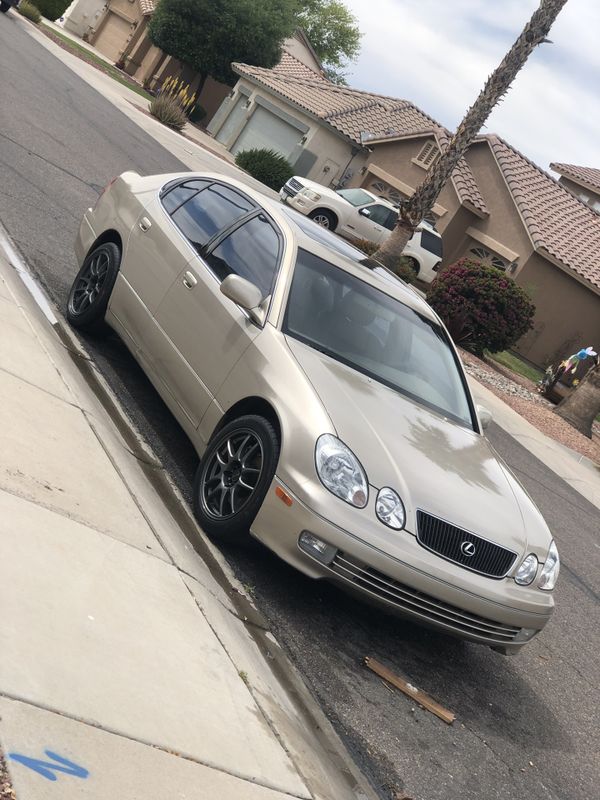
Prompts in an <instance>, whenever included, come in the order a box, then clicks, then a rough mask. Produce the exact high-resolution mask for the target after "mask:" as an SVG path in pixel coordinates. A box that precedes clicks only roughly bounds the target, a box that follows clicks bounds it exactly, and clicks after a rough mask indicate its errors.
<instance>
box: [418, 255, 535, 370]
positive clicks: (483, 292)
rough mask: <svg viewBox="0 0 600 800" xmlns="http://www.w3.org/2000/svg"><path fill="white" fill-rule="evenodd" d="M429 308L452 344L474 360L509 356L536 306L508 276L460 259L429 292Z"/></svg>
mask: <svg viewBox="0 0 600 800" xmlns="http://www.w3.org/2000/svg"><path fill="white" fill-rule="evenodd" d="M427 302H428V303H429V304H430V305H431V306H432V307H433V308H434V309H435V310H436V311H437V313H438V314H439V315H440V317H441V318H442V320H443V321H444V323H445V325H446V327H447V328H448V331H449V332H450V335H451V336H452V338H453V339H454V341H455V342H456V344H460V345H461V347H464V348H465V349H467V350H470V351H471V352H472V353H474V354H475V355H477V356H480V357H481V356H482V355H483V351H484V350H489V352H490V353H498V352H500V351H501V350H507V349H508V348H509V347H511V346H512V345H513V344H515V342H517V341H518V340H519V339H520V338H521V336H523V335H524V334H526V333H527V331H528V330H530V329H531V328H532V327H533V317H534V314H535V306H534V304H533V303H532V302H531V300H530V299H529V297H528V296H527V294H526V293H525V292H524V291H523V289H521V287H520V286H517V284H516V283H515V282H514V281H513V280H511V279H510V278H509V277H508V276H507V275H505V274H504V272H502V271H501V270H499V269H496V268H495V267H486V266H484V265H483V264H482V263H481V262H480V261H476V260H474V259H470V258H461V259H460V260H459V261H457V262H456V264H453V265H452V266H450V267H448V268H447V269H445V270H444V271H443V272H441V273H440V274H439V275H438V277H437V278H436V279H435V280H434V281H433V283H432V284H431V285H430V287H429V289H428V291H427Z"/></svg>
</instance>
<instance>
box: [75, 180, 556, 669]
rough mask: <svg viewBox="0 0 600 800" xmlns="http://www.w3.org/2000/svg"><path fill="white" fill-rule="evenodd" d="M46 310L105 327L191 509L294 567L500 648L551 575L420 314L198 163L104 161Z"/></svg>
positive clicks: (548, 596)
mask: <svg viewBox="0 0 600 800" xmlns="http://www.w3.org/2000/svg"><path fill="white" fill-rule="evenodd" d="M76 253H77V258H78V260H79V263H80V264H81V269H80V271H79V273H78V275H77V277H76V278H75V281H74V283H73V286H72V289H71V292H70V295H69V300H68V307H67V316H68V319H69V321H70V323H71V324H72V325H73V326H75V327H77V328H81V329H84V330H85V329H88V330H89V329H92V328H97V327H99V326H100V327H101V326H103V325H104V323H105V322H106V323H108V325H109V326H110V327H111V328H113V329H114V330H115V331H116V332H117V333H118V334H119V336H120V337H121V338H122V339H123V341H124V342H125V344H126V345H127V347H128V348H129V349H130V350H131V352H132V353H133V355H134V357H135V358H136V359H137V361H138V362H139V363H140V365H141V366H142V368H143V369H144V371H145V372H146V374H147V375H148V377H149V378H150V380H151V381H152V382H153V384H154V385H155V387H156V389H157V390H158V392H159V393H160V395H161V396H162V398H163V399H164V401H165V402H166V403H167V405H168V406H169V408H170V409H171V411H172V412H173V414H174V415H175V417H176V418H177V420H178V421H179V423H180V424H181V426H182V427H183V428H184V430H185V431H186V433H187V435H188V436H189V438H190V439H191V441H192V442H193V444H194V447H195V448H196V450H197V451H198V454H199V456H200V465H199V467H198V471H197V474H196V478H195V484H194V511H195V514H196V517H197V519H198V522H199V523H200V525H201V527H202V528H203V529H204V530H205V531H206V532H207V533H208V534H209V535H210V536H211V537H212V538H214V539H215V540H222V541H225V540H226V541H230V542H238V541H241V540H243V539H244V538H245V537H247V536H248V533H249V532H250V533H252V535H253V536H255V537H256V538H257V539H259V540H260V541H261V542H263V543H264V544H265V545H266V546H267V547H269V548H270V549H271V550H273V551H274V552H275V553H277V554H278V555H279V556H281V558H283V559H284V560H285V561H287V562H288V563H289V564H292V565H293V566H295V567H297V568H298V569H299V570H301V571H302V572H303V573H305V574H306V575H309V576H310V577H312V578H326V579H328V580H331V581H334V582H336V583H339V584H341V585H343V586H344V587H346V588H349V589H351V590H353V591H354V592H358V593H360V594H361V595H362V596H363V597H365V598H368V599H370V600H371V601H374V602H376V603H377V604H379V605H380V606H382V607H384V608H385V609H387V610H388V611H391V612H394V613H397V614H399V615H403V616H408V617H410V618H411V619H413V620H416V621H418V622H421V623H423V624H425V625H429V626H433V627H435V628H437V629H440V630H442V631H445V632H447V633H449V634H453V635H456V636H459V637H461V638H464V639H468V640H470V641H472V642H480V643H483V644H487V645H489V646H491V647H493V648H494V649H498V650H500V651H501V652H504V653H514V652H516V651H517V650H519V649H520V648H521V647H522V646H523V645H524V644H525V643H526V642H528V641H530V640H531V639H532V638H533V637H534V636H535V635H536V634H537V633H538V632H539V631H540V630H541V629H542V628H543V627H544V625H545V624H546V622H547V621H548V620H549V618H550V616H551V614H552V610H553V606H554V601H553V597H552V590H553V589H554V586H555V583H556V579H557V577H558V571H559V558H558V552H557V549H556V545H555V544H554V542H553V540H552V536H551V534H550V532H549V530H548V528H547V526H546V524H545V522H544V520H543V518H542V516H541V515H540V513H539V511H538V510H537V508H536V507H535V505H534V504H533V502H532V501H531V500H530V498H529V497H528V496H527V494H526V493H525V491H524V490H523V489H522V488H521V486H520V485H519V483H518V482H517V480H516V479H515V478H514V476H513V475H512V474H511V473H510V472H509V471H508V469H507V467H506V466H505V465H504V464H503V463H502V462H501V461H500V460H499V459H498V458H497V457H496V455H495V454H494V451H493V450H492V448H491V447H490V445H489V443H488V442H487V440H486V438H485V437H484V435H483V433H482V427H483V424H482V422H483V423H485V422H486V420H487V419H488V418H489V415H487V414H484V413H483V412H482V411H480V412H479V414H478V411H477V409H476V407H475V405H474V403H473V398H472V396H471V393H470V391H469V387H468V385H467V381H466V378H465V374H464V372H463V369H462V366H461V363H460V360H459V358H458V355H457V353H456V350H455V348H454V346H453V344H452V342H451V341H450V338H449V336H448V334H447V332H446V330H445V328H444V326H443V325H442V323H441V321H440V319H439V318H438V317H437V315H436V314H435V313H434V311H433V310H432V309H431V308H430V307H429V306H428V305H427V304H426V303H425V302H424V301H423V300H422V299H421V298H420V297H419V296H418V295H417V294H416V293H415V292H413V290H412V289H410V288H409V287H408V286H407V285H405V284H404V283H403V282H402V281H400V280H398V279H397V278H396V277H395V276H393V275H392V273H390V272H388V271H387V270H386V269H385V268H383V267H382V266H381V265H380V264H379V263H377V262H376V261H373V260H370V259H368V258H367V257H366V256H365V255H364V254H363V253H361V252H360V251H358V250H356V249H355V248H354V247H353V246H352V245H350V244H348V243H347V242H344V241H343V240H341V239H338V238H337V237H335V236H334V235H333V234H331V233H329V232H328V231H325V230H324V229H322V228H320V227H319V226H318V225H316V224H315V223H313V222H311V221H310V220H307V219H306V218H305V217H302V216H301V215H299V214H297V213H296V212H294V211H293V210H291V209H289V208H287V207H286V206H284V205H282V204H280V203H277V202H275V201H271V200H269V199H267V198H266V197H264V196H263V195H261V194H259V193H257V192H255V191H251V190H250V189H248V188H247V187H246V186H244V185H243V184H242V183H240V182H238V181H235V180H231V179H229V178H225V177H223V176H220V175H208V174H195V173H185V174H179V175H157V176H152V177H140V176H139V175H137V174H136V173H134V172H126V173H124V174H123V175H121V176H120V177H119V178H117V179H115V180H114V181H113V182H112V183H111V184H109V186H108V187H107V188H106V189H105V190H104V192H103V194H102V195H101V197H100V199H99V200H98V202H97V204H96V206H95V208H94V209H88V211H87V212H86V214H85V216H84V218H83V221H82V223H81V227H80V230H79V235H78V238H77V242H76Z"/></svg>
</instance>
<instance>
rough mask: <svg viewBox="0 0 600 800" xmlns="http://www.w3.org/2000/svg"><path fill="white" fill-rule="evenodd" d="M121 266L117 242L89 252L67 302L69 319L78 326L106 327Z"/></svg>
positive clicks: (87, 327) (80, 327)
mask: <svg viewBox="0 0 600 800" xmlns="http://www.w3.org/2000/svg"><path fill="white" fill-rule="evenodd" d="M120 266H121V251H120V250H119V248H118V247H117V245H116V244H114V243H113V242H105V243H104V244H101V245H99V246H98V247H95V248H94V249H93V250H92V251H90V252H89V253H88V254H87V256H86V258H85V261H84V262H83V264H82V266H81V269H80V270H79V272H78V273H77V276H76V278H75V280H74V281H73V285H72V286H71V291H70V292H69V299H68V301H67V319H68V320H69V322H70V324H71V325H72V326H73V327H74V328H78V329H79V330H84V331H98V330H100V329H101V328H102V327H103V323H104V316H105V314H106V309H107V307H108V301H109V300H110V295H111V293H112V290H113V287H114V285H115V281H116V280H117V275H118V274H119V268H120Z"/></svg>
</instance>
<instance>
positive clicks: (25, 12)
mask: <svg viewBox="0 0 600 800" xmlns="http://www.w3.org/2000/svg"><path fill="white" fill-rule="evenodd" d="M17 11H18V12H19V14H21V15H22V16H24V17H27V19H30V20H31V21H32V22H35V24H36V25H37V24H38V23H39V22H41V19H42V15H41V14H40V10H39V8H38V7H37V6H34V5H33V3H30V2H29V0H21V2H20V3H19V5H18V6H17Z"/></svg>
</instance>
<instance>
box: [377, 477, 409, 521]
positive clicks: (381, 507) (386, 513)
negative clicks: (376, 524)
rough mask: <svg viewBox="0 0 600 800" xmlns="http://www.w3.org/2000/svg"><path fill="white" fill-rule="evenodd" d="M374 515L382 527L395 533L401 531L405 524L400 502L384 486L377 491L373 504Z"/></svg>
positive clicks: (395, 495)
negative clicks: (391, 529) (385, 526)
mask: <svg viewBox="0 0 600 800" xmlns="http://www.w3.org/2000/svg"><path fill="white" fill-rule="evenodd" d="M375 513H376V514H377V516H378V517H379V519H380V520H381V521H382V522H383V524H384V525H387V526H388V527H389V528H393V529H394V530H395V531H399V530H402V528H403V527H404V523H405V522H406V513H405V511H404V505H403V503H402V500H400V498H399V497H398V495H397V494H396V492H395V491H394V490H393V489H390V488H389V486H384V488H383V489H380V490H379V493H378V495H377V500H376V502H375Z"/></svg>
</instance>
